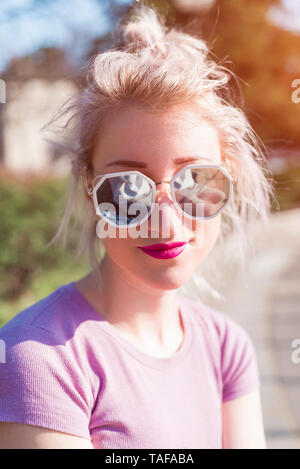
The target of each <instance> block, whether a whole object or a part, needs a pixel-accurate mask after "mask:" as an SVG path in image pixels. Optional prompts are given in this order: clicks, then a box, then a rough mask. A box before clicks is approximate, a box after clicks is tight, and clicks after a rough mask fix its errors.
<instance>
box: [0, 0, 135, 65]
mask: <svg viewBox="0 0 300 469" xmlns="http://www.w3.org/2000/svg"><path fill="white" fill-rule="evenodd" d="M118 1H119V3H120V4H129V3H132V2H131V0H118ZM33 3H35V2H34V0H9V1H7V0H0V44H1V47H0V73H1V71H3V70H4V69H5V68H6V66H7V64H8V62H9V60H10V59H11V58H12V57H18V56H22V55H26V54H29V53H31V52H33V51H35V50H38V49H39V48H40V47H47V46H55V47H59V48H60V47H62V48H67V49H68V51H69V50H70V49H72V50H73V52H74V54H73V55H74V58H75V59H76V57H77V55H79V56H80V54H81V53H82V52H83V51H84V50H85V48H86V47H87V45H88V44H89V43H90V41H91V39H93V38H96V37H98V36H99V35H102V34H105V33H107V32H108V31H109V30H110V24H109V21H108V18H107V17H106V15H105V12H104V8H103V6H101V3H102V2H101V1H98V2H97V1H96V0H52V1H51V2H49V3H48V2H43V1H40V2H38V3H39V4H40V6H38V7H35V8H34V10H33V11H32V10H31V11H28V10H29V9H30V7H31V6H32V4H33ZM45 3H46V4H47V3H48V4H47V5H46V6H45ZM102 5H103V3H102ZM26 10H27V11H26ZM22 12H23V13H22ZM74 33H77V34H74ZM76 38H77V41H76Z"/></svg>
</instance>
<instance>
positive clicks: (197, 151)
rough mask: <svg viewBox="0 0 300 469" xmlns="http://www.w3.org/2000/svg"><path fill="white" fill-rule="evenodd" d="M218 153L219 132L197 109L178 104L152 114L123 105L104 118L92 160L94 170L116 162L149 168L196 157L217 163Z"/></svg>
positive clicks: (148, 111)
mask: <svg viewBox="0 0 300 469" xmlns="http://www.w3.org/2000/svg"><path fill="white" fill-rule="evenodd" d="M220 153H221V151H220V141H219V136H218V132H217V130H216V129H215V128H214V126H213V125H212V124H211V123H210V122H209V121H208V120H207V119H205V118H204V117H203V116H202V115H201V110H200V109H199V108H196V107H192V106H187V105H185V106H184V105H181V106H173V107H172V108H170V109H168V110H165V111H152V110H148V109H144V108H138V107H135V106H126V107H123V108H121V109H120V110H118V112H116V111H113V112H110V114H108V115H107V117H106V119H105V123H104V125H103V127H102V128H101V132H100V133H99V136H98V138H97V141H96V145H95V148H94V153H93V159H94V164H95V167H104V166H106V165H107V164H109V163H110V162H111V161H113V160H116V159H118V160H119V159H124V160H127V159H130V160H135V161H137V162H145V163H146V164H147V165H150V166H151V164H154V165H155V164H157V163H159V164H163V163H164V162H165V163H168V162H169V161H171V160H172V159H177V158H181V157H197V156H199V158H200V157H201V156H203V157H206V158H209V159H212V160H214V161H216V162H217V161H220Z"/></svg>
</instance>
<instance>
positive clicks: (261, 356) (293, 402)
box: [211, 209, 300, 449]
mask: <svg viewBox="0 0 300 469" xmlns="http://www.w3.org/2000/svg"><path fill="white" fill-rule="evenodd" d="M258 236H259V233H258ZM245 277H246V278H245V279H244V280H242V279H241V278H237V275H235V274H234V272H229V273H228V276H227V281H225V282H224V286H223V288H222V292H224V295H225V297H226V301H225V302H221V301H219V300H218V301H217V300H213V301H211V304H212V305H213V306H216V307H218V308H219V309H221V310H222V311H224V312H226V313H228V315H229V316H230V317H232V318H233V319H235V320H236V321H237V322H238V323H239V324H240V325H242V326H243V327H244V328H245V329H246V330H247V331H248V332H249V334H250V336H251V338H252V339H253V342H254V345H255V348H256V353H257V360H258V366H259V370H260V377H261V384H262V387H261V397H262V404H263V414H264V423H265V431H266V437H267V445H268V448H270V449H271V448H296V449H300V363H298V364H296V363H295V362H293V360H292V352H293V351H295V349H294V348H292V341H293V340H294V339H299V340H300V209H296V210H292V211H287V212H282V213H276V214H274V215H272V218H271V229H270V231H269V232H268V234H267V236H266V237H265V239H264V240H263V242H262V245H261V247H260V248H259V249H258V251H257V252H256V254H255V255H254V256H253V258H252V259H250V260H249V262H248V263H247V272H246V276H245ZM298 357H299V358H300V353H299V354H298ZM294 361H295V360H294ZM298 361H299V360H298Z"/></svg>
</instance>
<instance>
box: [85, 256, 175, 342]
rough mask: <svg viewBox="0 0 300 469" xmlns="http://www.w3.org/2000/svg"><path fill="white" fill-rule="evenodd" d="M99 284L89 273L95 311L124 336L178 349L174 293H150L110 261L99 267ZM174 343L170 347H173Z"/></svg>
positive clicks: (149, 290) (104, 260)
mask: <svg viewBox="0 0 300 469" xmlns="http://www.w3.org/2000/svg"><path fill="white" fill-rule="evenodd" d="M100 271H101V279H102V282H101V285H99V280H96V279H97V277H96V276H95V274H94V273H92V274H91V275H92V283H93V285H94V290H95V291H96V300H95V301H97V305H98V308H97V309H98V311H99V312H100V310H101V315H102V316H104V317H105V319H106V320H108V321H109V322H110V323H111V324H112V325H114V326H115V327H117V328H118V329H120V330H121V331H123V333H124V334H125V335H128V336H131V337H135V339H136V340H137V341H140V342H141V343H143V344H147V343H148V344H149V347H150V344H152V346H153V345H154V344H155V345H156V346H157V347H161V348H165V349H167V348H168V349H174V350H177V348H178V347H179V345H180V343H181V342H182V333H183V331H182V330H183V326H182V323H181V318H180V316H179V305H178V299H177V293H176V290H171V291H165V290H152V289H150V288H148V287H147V286H144V285H140V284H137V282H136V279H132V278H131V277H130V276H128V274H127V273H126V272H123V271H122V270H121V269H120V267H119V266H118V265H116V264H115V263H114V262H113V261H112V260H111V259H110V258H108V257H107V256H105V258H104V259H103V261H102V263H101V265H100ZM172 344H173V346H172Z"/></svg>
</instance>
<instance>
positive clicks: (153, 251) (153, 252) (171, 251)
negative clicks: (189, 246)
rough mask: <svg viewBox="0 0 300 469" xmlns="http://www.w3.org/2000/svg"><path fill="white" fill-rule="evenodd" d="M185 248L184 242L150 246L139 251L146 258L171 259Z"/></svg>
mask: <svg viewBox="0 0 300 469" xmlns="http://www.w3.org/2000/svg"><path fill="white" fill-rule="evenodd" d="M185 246H186V243H185V242H178V243H164V244H151V246H145V247H141V248H140V249H141V250H142V251H143V252H144V253H145V254H148V256H151V257H155V258H156V259H172V258H173V257H177V256H179V254H181V253H182V251H183V250H184V248H185Z"/></svg>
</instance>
